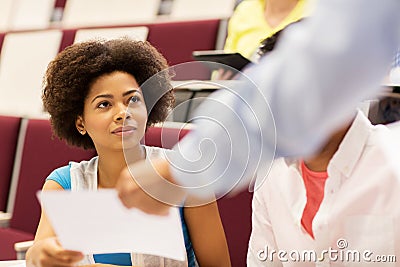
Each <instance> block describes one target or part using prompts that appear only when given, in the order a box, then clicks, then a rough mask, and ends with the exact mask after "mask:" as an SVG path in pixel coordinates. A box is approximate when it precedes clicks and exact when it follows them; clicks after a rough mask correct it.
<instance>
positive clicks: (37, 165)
mask: <svg viewBox="0 0 400 267" xmlns="http://www.w3.org/2000/svg"><path fill="white" fill-rule="evenodd" d="M18 142H19V146H18V148H17V156H16V163H17V164H16V165H15V167H14V171H13V177H12V184H11V191H10V195H9V201H8V207H7V212H9V213H11V214H12V217H11V220H10V222H9V227H8V228H0V248H1V249H0V260H12V259H16V253H15V251H14V243H15V242H21V241H28V240H32V239H33V237H34V234H35V231H36V227H37V225H38V222H39V218H40V205H39V202H38V200H37V198H36V192H37V191H38V190H40V189H41V188H42V186H43V184H44V181H45V178H46V177H47V176H48V175H49V174H50V172H51V171H53V170H54V169H56V168H58V167H61V166H64V165H67V164H68V162H69V161H81V160H84V159H86V160H88V159H90V158H92V157H93V156H94V155H95V152H94V150H83V149H79V148H74V147H70V146H68V145H66V144H65V142H64V141H60V140H59V139H58V138H56V137H53V135H52V131H51V127H50V121H49V120H46V119H23V120H22V127H21V134H20V136H19V140H18Z"/></svg>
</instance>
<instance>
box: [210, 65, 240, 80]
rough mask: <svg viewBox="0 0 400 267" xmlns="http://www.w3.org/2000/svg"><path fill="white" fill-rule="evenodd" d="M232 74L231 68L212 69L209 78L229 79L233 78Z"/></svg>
mask: <svg viewBox="0 0 400 267" xmlns="http://www.w3.org/2000/svg"><path fill="white" fill-rule="evenodd" d="M235 74H236V72H235ZM233 75H234V73H233V72H232V71H231V70H227V69H224V68H220V69H218V70H215V71H213V73H212V76H211V80H231V79H232V78H233Z"/></svg>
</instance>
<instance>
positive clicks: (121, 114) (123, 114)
mask: <svg viewBox="0 0 400 267" xmlns="http://www.w3.org/2000/svg"><path fill="white" fill-rule="evenodd" d="M130 118H131V113H130V112H129V109H128V107H126V106H120V107H119V108H118V110H117V112H116V114H115V121H124V120H126V119H130Z"/></svg>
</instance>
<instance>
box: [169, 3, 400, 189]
mask: <svg viewBox="0 0 400 267" xmlns="http://www.w3.org/2000/svg"><path fill="white" fill-rule="evenodd" d="M399 11H400V1H399V0H319V1H316V7H315V9H314V12H315V14H313V16H311V17H310V18H309V19H307V20H305V21H302V22H300V23H298V25H293V27H290V29H289V31H288V32H287V33H285V34H284V35H283V36H282V40H281V42H280V43H279V44H278V45H277V48H276V49H275V51H273V52H272V53H271V54H270V55H269V56H268V57H266V58H265V59H264V60H262V61H261V63H260V64H259V65H258V66H256V67H254V68H251V69H249V71H248V73H247V74H246V75H247V76H246V77H248V78H249V79H250V80H251V81H253V82H254V84H255V85H257V87H255V86H254V85H253V84H252V83H251V81H247V82H246V81H245V85H243V86H240V87H239V88H236V89H233V90H232V91H229V90H221V92H217V93H216V94H214V95H212V96H211V99H209V100H207V101H205V103H204V105H202V107H200V109H199V112H198V113H197V115H198V118H200V117H201V118H200V119H198V120H197V122H196V123H197V126H196V128H195V129H194V130H193V131H192V132H190V133H189V135H187V136H186V137H185V138H184V139H183V140H182V142H180V143H179V144H178V146H176V147H175V149H178V150H179V151H180V153H176V154H174V155H173V156H172V164H171V166H172V167H171V172H172V174H173V176H174V178H175V180H176V181H177V182H178V183H179V184H181V185H183V186H185V187H188V188H192V189H193V190H192V192H190V193H193V194H198V195H201V194H202V193H205V192H207V191H214V192H215V193H216V195H217V196H221V195H223V194H225V193H227V192H228V191H230V190H231V189H232V187H234V186H236V189H237V190H243V189H244V187H245V186H247V185H248V184H249V183H250V182H251V181H250V180H249V178H251V177H254V175H255V171H256V170H258V175H259V177H262V178H264V177H265V176H266V174H267V173H268V169H269V168H270V163H271V162H272V160H273V158H274V157H277V156H294V155H306V154H310V153H312V152H313V151H315V150H316V149H317V148H318V147H319V145H321V144H322V142H323V141H324V140H325V138H327V137H328V135H329V133H331V132H332V131H333V130H334V129H335V128H336V127H337V126H338V125H340V124H341V122H342V121H343V120H344V119H348V116H349V114H350V113H351V112H352V111H353V110H354V109H355V107H356V105H357V104H358V103H359V101H361V100H362V99H365V98H367V97H369V96H371V95H373V94H375V93H377V91H378V90H379V87H380V86H379V85H380V83H381V81H382V80H383V77H384V75H385V74H386V72H387V70H388V68H389V67H390V63H391V60H392V58H393V56H394V54H395V51H396V49H397V47H398V43H399V41H400V27H399V25H400V16H399V15H398V12H399ZM235 93H237V94H236V95H235ZM268 104H269V105H268ZM269 111H270V112H269ZM271 114H272V115H271ZM275 148H276V151H275ZM260 180H262V179H260ZM189 191H190V190H189Z"/></svg>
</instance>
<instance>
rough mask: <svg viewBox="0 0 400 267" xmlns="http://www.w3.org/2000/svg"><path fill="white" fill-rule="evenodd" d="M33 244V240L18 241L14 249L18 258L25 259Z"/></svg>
mask: <svg viewBox="0 0 400 267" xmlns="http://www.w3.org/2000/svg"><path fill="white" fill-rule="evenodd" d="M32 245H33V240H29V241H24V242H17V243H15V244H14V250H15V252H16V253H17V260H25V254H26V251H27V250H28V249H29V248H30V247H31V246H32Z"/></svg>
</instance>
